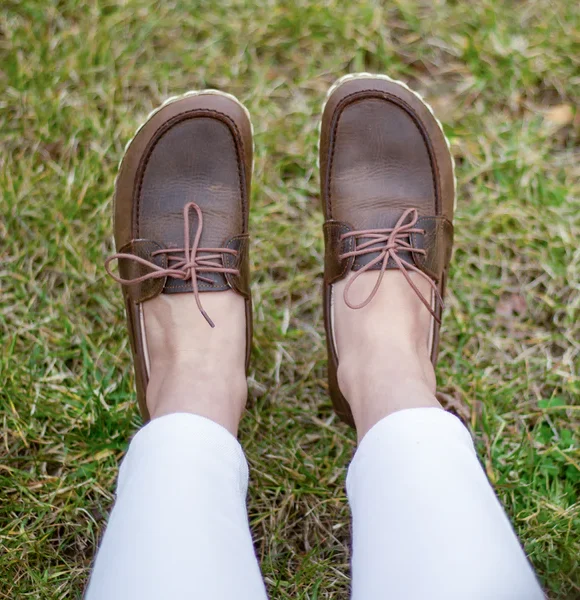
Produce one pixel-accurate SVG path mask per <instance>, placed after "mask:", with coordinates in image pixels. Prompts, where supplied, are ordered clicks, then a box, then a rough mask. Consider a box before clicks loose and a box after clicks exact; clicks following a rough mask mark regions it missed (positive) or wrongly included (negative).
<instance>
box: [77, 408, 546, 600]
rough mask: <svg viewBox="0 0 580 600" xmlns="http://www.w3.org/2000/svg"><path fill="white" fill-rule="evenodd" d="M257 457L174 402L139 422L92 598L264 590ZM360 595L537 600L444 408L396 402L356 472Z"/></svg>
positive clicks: (214, 599)
mask: <svg viewBox="0 0 580 600" xmlns="http://www.w3.org/2000/svg"><path fill="white" fill-rule="evenodd" d="M247 486H248V466H247V463H246V460H245V457H244V453H243V451H242V448H241V447H240V445H239V443H238V442H237V440H236V439H235V438H234V437H233V436H232V435H231V434H230V433H229V432H228V431H226V430H225V429H223V428H222V427H221V426H219V425H217V424H216V423H214V422H212V421H209V420H207V419H205V418H203V417H198V416H195V415H190V414H174V415H169V416H166V417H162V418H160V419H157V420H155V421H153V422H151V423H149V424H148V425H146V426H145V427H143V429H142V430H141V431H140V432H139V433H137V435H136V436H135V437H134V439H133V441H132V442H131V445H130V447H129V451H128V453H127V455H126V457H125V460H124V461H123V464H122V465H121V469H120V473H119V482H118V488H117V501H116V503H115V507H114V509H113V512H112V514H111V517H110V520H109V524H108V527H107V531H106V533H105V535H104V538H103V541H102V544H101V547H100V550H99V552H98V555H97V559H96V562H95V566H94V570H93V574H92V577H91V581H90V584H89V588H88V591H87V595H86V600H191V599H198V598H203V599H204V600H205V599H207V600H234V599H235V600H261V599H265V598H266V591H265V588H264V584H263V582H262V578H261V576H260V570H259V567H258V563H257V560H256V556H255V553H254V548H253V546H252V537H251V534H250V530H249V527H248V519H247V515H246V491H247ZM346 486H347V492H348V498H349V502H350V505H351V509H352V515H353V550H352V598H353V599H354V600H374V599H376V600H379V599H380V600H387V599H388V600H419V599H421V600H425V599H436V600H439V599H441V600H504V599H508V598H509V599H514V600H516V599H517V600H535V599H540V598H544V596H543V594H542V591H541V589H540V587H539V585H538V583H537V581H536V578H535V576H534V573H533V571H532V569H531V567H530V565H529V563H528V561H527V559H526V556H525V555H524V552H523V551H522V549H521V547H520V545H519V542H518V540H517V538H516V536H515V534H514V532H513V530H512V527H511V525H510V522H509V520H508V519H507V517H506V515H505V513H504V511H503V509H502V508H501V506H500V504H499V502H498V501H497V498H496V497H495V494H494V492H493V490H492V488H491V486H490V485H489V483H488V481H487V478H486V477H485V474H484V472H483V470H482V468H481V466H480V464H479V462H478V460H477V457H476V455H475V451H474V448H473V443H472V441H471V437H470V435H469V433H468V431H467V430H466V429H465V427H464V426H463V425H462V424H461V422H460V421H459V420H458V419H457V418H455V417H454V416H452V415H450V414H448V413H445V412H444V411H442V410H439V409H436V408H415V409H409V410H404V411H400V412H397V413H394V414H392V415H390V416H388V417H386V418H385V419H383V420H382V421H380V422H379V423H377V424H376V425H375V426H374V427H373V428H372V429H371V430H370V431H369V432H368V433H367V435H366V436H365V437H364V439H363V440H362V442H361V444H360V446H359V448H358V450H357V451H356V454H355V456H354V459H353V461H352V464H351V465H350V468H349V470H348V476H347V482H346Z"/></svg>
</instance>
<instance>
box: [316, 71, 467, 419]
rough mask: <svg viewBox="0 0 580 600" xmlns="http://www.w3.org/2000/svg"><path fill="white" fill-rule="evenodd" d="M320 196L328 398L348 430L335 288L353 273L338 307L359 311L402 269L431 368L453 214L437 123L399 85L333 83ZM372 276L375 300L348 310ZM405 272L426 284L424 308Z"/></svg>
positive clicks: (371, 78)
mask: <svg viewBox="0 0 580 600" xmlns="http://www.w3.org/2000/svg"><path fill="white" fill-rule="evenodd" d="M320 188H321V199H322V207H323V211H324V216H325V224H324V240H325V249H326V250H325V267H324V320H325V327H326V340H327V348H328V379H329V390H330V396H331V398H332V402H333V404H334V407H335V410H336V412H337V413H338V415H339V416H340V418H341V419H343V420H344V421H345V422H347V423H349V424H350V425H352V426H354V421H353V417H352V413H351V410H350V407H349V405H348V402H347V400H346V399H345V398H344V396H343V394H342V393H341V391H340V389H339V385H338V380H337V369H338V356H337V351H336V344H335V340H334V330H333V284H334V283H336V282H337V281H340V280H341V279H343V278H345V277H346V276H347V275H348V274H349V273H350V272H351V271H353V272H355V274H354V276H352V277H351V278H350V280H349V281H348V283H347V285H346V286H345V289H344V301H345V303H346V305H347V306H349V307H350V308H352V309H354V310H356V309H359V308H362V307H364V306H366V305H367V304H368V303H369V302H371V301H372V299H373V297H374V295H375V293H376V291H377V289H378V287H379V285H380V283H381V280H382V278H383V275H384V272H385V270H386V269H399V270H400V271H401V272H402V274H403V275H404V276H405V277H406V279H407V281H408V283H409V285H410V286H411V287H412V288H413V289H414V290H415V292H416V293H417V294H418V295H419V297H420V299H421V300H422V302H423V304H424V305H425V310H428V311H429V312H430V313H431V315H432V327H431V332H430V344H431V360H432V362H433V364H435V363H436V361H437V352H438V346H439V328H440V323H441V314H442V310H443V295H444V292H445V280H446V277H447V269H448V266H449V261H450V258H451V253H452V245H453V225H452V222H453V211H454V204H455V177H454V172H453V159H452V157H451V153H450V150H449V144H448V142H447V140H446V138H445V135H444V134H443V130H442V128H441V125H440V123H439V122H438V121H437V119H436V118H435V116H434V115H433V112H432V111H431V109H430V108H429V106H427V105H426V104H425V102H424V101H423V100H422V99H421V97H420V96H419V95H418V94H416V93H415V92H413V91H412V90H410V89H409V88H408V87H407V86H406V85H405V84H403V83H401V82H397V81H393V80H392V79H390V78H389V77H386V76H383V75H370V74H366V73H364V74H359V75H347V76H346V77H343V78H341V79H339V80H338V81H337V82H336V83H335V84H334V85H333V86H332V87H331V89H330V90H329V94H328V97H327V101H326V104H325V106H324V108H323V114H322V125H321V131H320ZM371 270H372V271H375V270H376V271H377V280H376V285H375V287H374V289H373V291H372V292H371V293H370V295H369V296H368V297H367V298H366V299H365V300H364V301H363V302H361V303H359V304H353V303H352V301H351V300H350V298H349V291H350V287H351V284H352V283H354V282H355V281H356V278H357V277H358V275H360V274H361V273H365V272H367V271H371ZM410 272H415V273H418V274H420V275H421V276H422V277H424V278H426V279H427V280H428V281H429V283H430V285H431V289H432V293H431V297H430V298H425V297H423V295H422V294H421V292H420V291H419V289H418V288H417V286H416V285H415V284H414V283H413V280H412V278H411V277H410V275H409V273H410Z"/></svg>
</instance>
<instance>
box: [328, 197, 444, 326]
mask: <svg viewBox="0 0 580 600" xmlns="http://www.w3.org/2000/svg"><path fill="white" fill-rule="evenodd" d="M409 216H411V219H410V221H409V222H408V223H405V221H406V220H407V218H408V217H409ZM418 219H419V215H418V213H417V209H416V208H408V209H407V210H405V212H403V214H402V215H401V216H400V217H399V220H398V221H397V223H396V224H395V226H394V227H392V228H389V229H363V230H360V231H350V232H348V233H345V234H343V235H341V236H340V241H341V242H342V241H343V240H345V239H348V238H354V240H355V246H356V247H355V249H354V250H352V251H350V252H345V253H343V254H341V255H340V256H339V257H338V258H339V259H340V260H344V259H346V258H350V257H354V258H355V259H356V257H357V256H364V255H365V254H375V253H378V256H376V257H375V258H373V259H372V260H371V261H369V262H368V263H367V264H366V265H364V266H363V267H362V268H361V269H359V270H358V271H356V272H355V275H354V276H353V277H352V278H351V279H350V280H349V281H348V283H347V284H346V286H345V288H344V302H345V304H346V305H347V306H348V307H349V308H353V309H359V308H363V307H365V306H366V305H367V304H368V303H369V302H370V301H371V300H372V299H373V298H374V297H375V295H376V293H377V291H378V289H379V286H380V285H381V281H382V280H383V276H384V274H385V270H386V268H387V264H388V262H389V259H390V258H392V259H393V261H394V262H395V264H396V265H397V268H398V269H399V270H400V271H401V273H402V274H403V275H404V276H405V279H406V280H407V282H408V283H409V285H410V286H411V287H412V288H413V290H414V291H415V293H416V294H417V296H418V297H419V299H420V300H421V302H422V303H423V304H424V305H425V306H426V307H427V310H428V311H429V312H430V313H431V315H432V316H433V318H434V319H435V320H436V321H437V322H438V323H439V322H440V319H439V318H438V317H437V314H436V313H435V311H434V310H433V308H432V307H431V303H430V302H429V300H427V298H425V296H423V294H422V293H421V292H420V290H419V288H418V287H417V286H416V285H415V283H414V282H413V280H412V279H411V276H410V275H409V273H408V271H413V272H414V273H418V274H419V275H421V277H423V278H424V279H426V280H427V281H428V282H429V285H430V286H431V289H432V290H433V291H434V292H435V297H436V299H437V300H438V302H440V304H441V306H443V298H441V294H440V293H439V290H438V289H437V285H436V284H435V282H434V281H433V280H432V279H431V278H430V277H429V276H428V275H427V274H426V273H424V272H423V271H421V269H419V268H418V267H417V266H416V265H414V264H412V263H410V262H409V261H407V260H404V259H402V258H401V257H400V256H399V255H398V252H399V251H400V250H404V251H406V252H410V253H412V254H413V253H415V254H421V255H423V256H425V255H426V254H427V253H426V251H425V250H423V249H421V248H414V247H413V246H412V245H411V241H410V240H411V234H413V233H420V234H424V233H425V231H424V230H423V229H419V228H416V227H415V225H416V224H417V221H418ZM362 239H366V240H367V241H364V242H362V243H360V244H358V245H356V241H357V240H362ZM378 263H381V270H380V273H379V276H378V277H377V281H376V283H375V286H374V287H373V289H372V291H371V293H370V294H369V295H368V296H367V298H366V299H365V300H364V301H363V302H361V303H360V304H353V303H352V302H351V301H350V300H349V291H350V288H351V286H352V284H353V283H354V282H355V281H356V279H357V278H358V277H359V276H360V275H362V274H363V273H366V272H367V271H369V270H370V269H372V268H373V267H374V266H375V265H376V264H378Z"/></svg>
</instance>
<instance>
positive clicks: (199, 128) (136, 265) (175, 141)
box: [105, 90, 253, 420]
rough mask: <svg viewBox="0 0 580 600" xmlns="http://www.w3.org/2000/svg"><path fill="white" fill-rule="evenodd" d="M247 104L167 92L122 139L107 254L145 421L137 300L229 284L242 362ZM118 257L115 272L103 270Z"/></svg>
mask: <svg viewBox="0 0 580 600" xmlns="http://www.w3.org/2000/svg"><path fill="white" fill-rule="evenodd" d="M252 151H253V146H252V126H251V123H250V117H249V113H248V111H247V110H246V109H245V107H244V106H242V104H240V102H238V101H237V100H236V98H234V97H233V96H230V95H229V94H224V93H223V92H218V91H216V90H205V91H203V92H189V93H188V94H185V95H184V96H181V97H178V98H171V99H170V100H168V101H167V102H166V103H165V104H163V105H162V106H161V107H160V108H159V109H157V110H156V111H154V112H153V113H152V114H151V115H149V118H148V120H147V121H146V123H145V124H144V125H142V126H141V128H140V129H139V130H138V131H137V133H136V135H135V137H134V138H133V140H132V141H131V142H130V143H129V144H128V146H127V150H126V152H125V156H124V158H123V161H122V163H121V166H120V170H119V175H118V177H117V183H116V186H115V207H114V221H115V225H114V229H115V245H116V249H117V254H114V255H113V256H111V257H109V258H108V259H107V261H106V263H105V268H106V269H107V272H108V273H109V274H110V275H111V276H112V277H113V278H114V279H115V280H116V281H118V282H119V283H120V284H121V286H122V290H123V297H124V300H125V308H126V311H127V322H128V326H129V335H130V339H131V348H132V351H133V361H134V366H135V381H136V387H137V399H138V401H139V408H140V410H141V414H142V415H143V418H144V419H145V420H148V419H149V412H148V410H147V404H146V402H145V394H146V390H147V383H148V381H149V355H148V351H147V339H146V335H145V323H144V316H143V312H144V311H143V303H144V302H146V301H147V300H150V299H152V298H155V297H156V296H158V295H159V294H180V293H190V294H194V295H195V300H196V303H197V306H198V308H199V310H200V311H201V313H202V314H203V315H204V317H205V319H206V320H207V323H208V328H209V327H213V326H214V323H213V321H212V320H211V317H210V315H208V314H207V313H206V312H205V310H204V308H203V299H202V297H201V296H202V295H203V294H205V293H208V292H220V291H225V290H230V289H231V290H234V291H235V292H237V293H238V294H240V295H241V296H243V297H244V299H245V304H246V323H247V343H246V367H247V365H248V361H249V357H250V346H251V337H252V306H251V296H250V279H249V256H248V250H249V236H248V211H249V201H250V183H251V174H252ZM115 260H116V261H118V266H119V275H115V274H114V273H113V272H112V271H111V262H112V261H115Z"/></svg>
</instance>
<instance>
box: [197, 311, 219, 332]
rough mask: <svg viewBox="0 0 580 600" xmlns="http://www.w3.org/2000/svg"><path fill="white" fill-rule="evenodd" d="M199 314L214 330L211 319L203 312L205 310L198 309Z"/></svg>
mask: <svg viewBox="0 0 580 600" xmlns="http://www.w3.org/2000/svg"><path fill="white" fill-rule="evenodd" d="M200 311H201V314H202V315H203V318H204V319H205V320H206V321H207V322H208V325H209V326H210V327H211V328H212V329H214V328H215V323H214V322H213V321H212V320H211V317H210V316H209V315H208V314H207V313H206V312H205V310H204V309H203V308H201V309H200Z"/></svg>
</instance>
